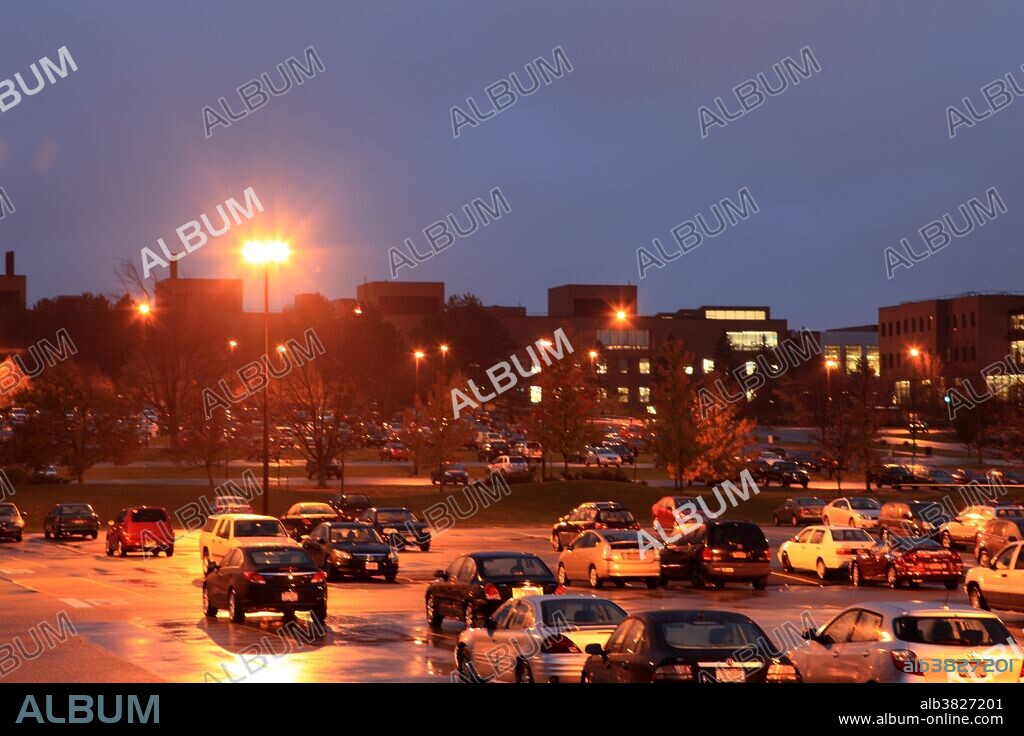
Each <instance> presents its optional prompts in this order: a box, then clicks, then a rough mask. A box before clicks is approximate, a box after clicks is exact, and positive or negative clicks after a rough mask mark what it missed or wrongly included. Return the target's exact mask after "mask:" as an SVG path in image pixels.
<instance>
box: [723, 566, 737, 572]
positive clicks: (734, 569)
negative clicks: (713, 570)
mask: <svg viewBox="0 0 1024 736" xmlns="http://www.w3.org/2000/svg"><path fill="white" fill-rule="evenodd" d="M722 572H736V568H735V567H723V568H722Z"/></svg>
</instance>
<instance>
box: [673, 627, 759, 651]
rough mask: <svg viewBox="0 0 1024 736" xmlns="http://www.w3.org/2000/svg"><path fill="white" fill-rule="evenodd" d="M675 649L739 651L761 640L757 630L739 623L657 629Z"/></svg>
mask: <svg viewBox="0 0 1024 736" xmlns="http://www.w3.org/2000/svg"><path fill="white" fill-rule="evenodd" d="M658 630H659V631H660V632H661V637H662V638H663V639H664V640H665V644H667V645H668V646H670V647H672V648H673V649H739V648H740V647H743V646H746V645H748V644H756V643H757V641H758V640H759V639H761V638H762V636H763V635H762V634H761V632H760V631H758V629H757V627H756V626H754V625H753V624H751V623H747V622H745V621H744V622H736V621H673V622H671V623H664V624H661V625H660V626H658Z"/></svg>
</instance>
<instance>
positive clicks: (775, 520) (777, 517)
mask: <svg viewBox="0 0 1024 736" xmlns="http://www.w3.org/2000/svg"><path fill="white" fill-rule="evenodd" d="M772 523H773V524H775V526H782V524H781V522H779V516H778V514H772Z"/></svg>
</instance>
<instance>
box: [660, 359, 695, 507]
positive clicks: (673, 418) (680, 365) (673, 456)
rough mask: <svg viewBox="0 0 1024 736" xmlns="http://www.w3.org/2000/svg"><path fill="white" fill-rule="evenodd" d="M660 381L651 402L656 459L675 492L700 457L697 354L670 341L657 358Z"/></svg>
mask: <svg viewBox="0 0 1024 736" xmlns="http://www.w3.org/2000/svg"><path fill="white" fill-rule="evenodd" d="M655 363H656V366H657V371H656V378H655V381H654V385H653V386H652V388H651V400H652V402H651V403H652V404H653V405H654V409H655V411H656V412H657V414H656V416H657V423H656V429H655V435H654V455H655V458H656V459H657V460H660V461H661V462H662V463H664V464H665V467H666V469H667V470H668V473H669V475H670V477H671V478H672V480H673V484H674V487H675V488H677V489H678V488H682V486H683V476H684V473H685V472H686V469H687V468H689V467H690V466H691V465H693V464H694V463H695V462H696V460H697V458H698V456H699V454H700V450H699V443H698V441H697V426H698V422H697V414H698V413H699V399H698V393H697V387H696V385H695V383H694V381H693V379H692V377H691V373H690V372H688V371H687V369H689V371H691V372H692V370H693V368H692V366H693V354H692V353H688V352H686V351H684V350H683V346H682V343H681V342H679V341H678V340H666V341H665V342H664V344H663V345H662V348H661V351H660V352H659V354H658V355H657V357H656V358H655Z"/></svg>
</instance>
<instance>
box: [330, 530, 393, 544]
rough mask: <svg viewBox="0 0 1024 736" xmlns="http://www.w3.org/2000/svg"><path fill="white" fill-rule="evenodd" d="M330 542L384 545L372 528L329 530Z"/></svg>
mask: <svg viewBox="0 0 1024 736" xmlns="http://www.w3.org/2000/svg"><path fill="white" fill-rule="evenodd" d="M331 541H332V542H340V543H342V544H384V542H383V541H381V538H380V536H379V535H378V534H377V530H376V529H374V528H373V527H372V526H360V527H349V528H347V529H346V528H341V529H331Z"/></svg>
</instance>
